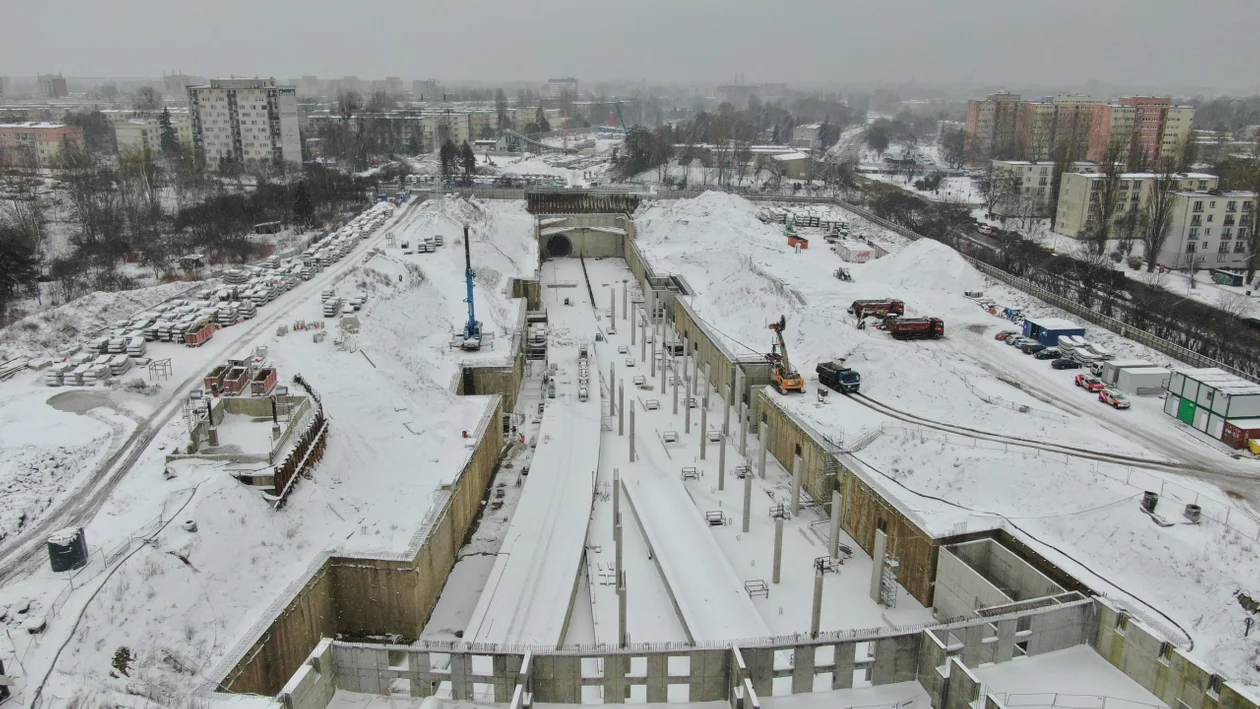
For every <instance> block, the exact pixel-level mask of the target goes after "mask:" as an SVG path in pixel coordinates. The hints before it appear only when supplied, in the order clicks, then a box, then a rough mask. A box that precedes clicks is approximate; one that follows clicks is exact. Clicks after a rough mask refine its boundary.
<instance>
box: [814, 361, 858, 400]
mask: <svg viewBox="0 0 1260 709" xmlns="http://www.w3.org/2000/svg"><path fill="white" fill-rule="evenodd" d="M814 371H816V372H818V382H819V383H820V384H822V385H823V386H827V387H831V388H832V389H835V390H836V391H838V392H840V393H841V394H855V393H857V390H858V388H859V387H860V386H861V385H862V375H861V374H858V372H857V370H855V369H852V368H850V367H847V366H845V364H844V360H842V359H841V360H836V361H834V362H823V363H821V364H819V365H818V367H817V368H816V369H815V370H814Z"/></svg>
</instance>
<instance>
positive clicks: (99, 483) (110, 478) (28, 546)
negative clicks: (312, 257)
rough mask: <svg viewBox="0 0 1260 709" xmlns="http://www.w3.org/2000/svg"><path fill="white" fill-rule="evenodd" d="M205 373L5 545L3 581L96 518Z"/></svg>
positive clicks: (365, 247)
mask: <svg viewBox="0 0 1260 709" xmlns="http://www.w3.org/2000/svg"><path fill="white" fill-rule="evenodd" d="M419 204H420V202H411V203H410V204H409V206H408V207H407V208H406V211H405V212H404V214H402V215H401V216H399V218H398V219H397V220H396V221H395V222H394V224H393V225H392V226H390V227H388V228H384V229H381V230H380V231H379V232H378V233H377V234H376V236H374V237H372V238H370V239H367V240H365V241H364V242H363V243H362V244H360V245H359V246H358V247H356V248H355V249H354V250H353V251H352V252H351V253H349V254H347V256H346V258H344V259H342V260H341V261H339V262H337V265H336V267H334V268H331V269H329V270H327V271H326V272H325V273H323V274H321V275H320V276H318V277H316V278H312V279H311V280H309V281H307V282H306V283H304V284H302V285H301V286H299V287H298V288H297V289H294V291H291V292H290V294H296V295H295V297H291V298H288V301H287V302H285V304H284V306H285V307H277V308H275V309H274V312H272V313H269V314H267V315H260V316H259V317H257V318H255V319H254V320H253V321H251V323H250V325H249V327H248V329H245V330H244V331H242V332H240V333H239V334H238V335H237V336H236V337H235V338H233V339H232V341H231V343H230V344H229V345H228V346H227V349H226V350H225V351H226V352H228V353H229V354H230V353H231V352H232V351H234V350H236V349H239V348H240V347H243V346H244V345H245V344H247V343H249V342H251V341H252V340H254V339H255V338H257V337H258V336H259V335H261V334H263V333H264V332H266V331H268V330H270V329H272V328H274V327H275V326H276V324H277V323H279V322H282V321H284V320H288V319H291V318H292V315H291V313H290V307H288V306H291V305H292V304H294V303H297V302H299V301H300V300H301V298H303V297H306V296H309V294H310V293H312V292H313V293H318V291H319V289H321V288H323V287H324V286H327V285H331V284H333V283H335V282H337V281H339V280H340V279H341V278H342V277H344V276H345V274H347V273H349V272H350V271H351V270H352V269H353V268H354V267H355V266H356V265H358V264H359V263H360V261H361V259H362V257H363V255H364V254H366V253H367V252H368V251H369V250H370V248H371V246H372V245H375V244H376V243H377V242H379V241H381V240H382V239H383V238H384V235H385V234H386V233H388V232H390V231H393V230H394V229H399V228H405V226H406V225H407V224H409V223H410V222H411V220H412V219H414V218H415V214H414V211H415V207H416V206H417V205H419ZM290 294H285V295H286V296H287V295H290ZM281 297H282V298H283V297H285V296H281ZM201 374H202V373H201V372H200V371H198V372H196V373H194V374H193V375H192V376H190V377H188V378H187V379H185V380H184V381H182V382H180V383H179V385H178V386H176V387H175V388H173V389H172V390H171V393H170V394H169V395H168V396H167V398H166V400H165V401H164V402H162V404H161V406H159V407H158V409H157V410H156V411H155V412H154V413H153V415H151V416H149V418H147V419H145V420H144V421H143V422H141V423H140V425H138V426H137V427H136V430H134V431H132V433H131V435H130V436H129V437H128V438H127V440H126V441H124V442H123V444H122V445H121V446H120V447H119V448H118V450H116V451H114V452H113V453H111V454H110V455H109V456H108V457H106V458H105V460H103V461H101V463H100V465H98V466H97V467H96V469H95V470H93V471H92V475H91V476H90V477H89V478H88V479H87V481H85V482H84V483H83V484H82V485H80V486H79V488H78V489H77V490H76V491H74V492H72V493H70V494H69V495H67V496H65V497H64V498H63V499H62V500H61V501H60V502H58V503H57V504H56V505H54V506H53V507H52V509H51V510H50V511H49V513H48V514H46V515H45V516H44V518H43V519H42V520H40V521H39V522H38V523H37V524H35V525H34V526H33V527H30V528H29V529H27V530H24V531H23V532H22V534H21V535H20V536H18V537H17V538H15V539H14V540H13V541H12V542H10V543H9V544H7V545H3V546H0V585H2V584H5V583H8V582H9V581H10V580H12V579H13V578H15V577H17V576H19V575H21V574H23V573H26V572H28V571H31V570H33V569H35V568H37V567H38V566H39V563H40V561H41V559H42V555H41V552H43V550H44V540H45V539H46V538H47V537H48V535H49V533H51V532H52V531H53V530H54V529H61V528H62V527H72V526H81V525H85V524H87V523H88V522H90V521H91V519H92V518H93V517H95V516H96V513H97V512H98V511H99V510H100V508H101V506H102V505H104V504H105V501H106V500H107V499H109V496H110V495H111V494H112V493H113V491H114V488H116V487H117V486H118V483H119V482H121V481H122V479H123V478H124V477H125V476H126V475H127V473H129V472H131V469H132V468H133V467H134V466H135V464H136V461H138V460H139V459H140V456H141V455H143V454H144V452H145V451H146V450H148V449H149V445H150V444H152V443H153V439H154V438H155V437H157V434H158V432H159V431H161V430H162V429H163V428H164V427H165V426H166V425H167V424H168V423H170V421H171V419H172V418H173V417H174V416H175V415H176V414H177V413H179V412H180V411H181V409H182V401H183V398H184V396H185V395H186V393H187V392H188V391H189V390H190V389H191V388H192V387H193V386H194V385H195V384H196V383H197V382H199V381H201Z"/></svg>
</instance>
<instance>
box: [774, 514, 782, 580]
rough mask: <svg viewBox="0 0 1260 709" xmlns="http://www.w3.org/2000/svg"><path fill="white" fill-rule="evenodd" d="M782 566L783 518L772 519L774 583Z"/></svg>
mask: <svg viewBox="0 0 1260 709" xmlns="http://www.w3.org/2000/svg"><path fill="white" fill-rule="evenodd" d="M782 564H783V518H782V517H775V518H774V577H773V580H774V583H778V582H779V567H780V566H781V565H782Z"/></svg>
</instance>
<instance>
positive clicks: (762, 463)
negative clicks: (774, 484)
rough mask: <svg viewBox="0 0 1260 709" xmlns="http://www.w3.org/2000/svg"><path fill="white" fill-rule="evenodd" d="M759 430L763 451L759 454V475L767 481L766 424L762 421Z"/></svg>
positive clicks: (758, 426)
mask: <svg viewBox="0 0 1260 709" xmlns="http://www.w3.org/2000/svg"><path fill="white" fill-rule="evenodd" d="M757 429H758V430H759V431H760V432H761V433H760V435H759V439H758V440H759V441H760V442H761V450H760V451H759V452H758V454H757V455H758V456H760V457H759V458H758V462H757V474H758V475H760V476H761V479H762V480H765V479H766V422H765V421H762V422H760V423H758V424H757Z"/></svg>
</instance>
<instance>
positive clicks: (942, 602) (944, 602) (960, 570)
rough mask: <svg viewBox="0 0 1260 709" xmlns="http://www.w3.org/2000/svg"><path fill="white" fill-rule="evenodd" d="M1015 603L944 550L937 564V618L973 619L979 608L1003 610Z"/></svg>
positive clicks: (933, 597) (948, 550)
mask: <svg viewBox="0 0 1260 709" xmlns="http://www.w3.org/2000/svg"><path fill="white" fill-rule="evenodd" d="M1013 600H1014V599H1012V598H1011V597H1010V596H1008V595H1006V594H1005V593H1003V592H1002V590H1001V589H999V588H998V587H997V586H994V585H993V584H992V583H990V582H989V580H988V579H986V578H985V577H984V576H983V575H981V574H980V572H978V571H976V570H975V569H973V568H971V567H970V566H968V565H967V564H966V563H965V562H964V561H963V560H962V559H960V558H959V557H958V556H957V555H956V554H954V552H953V551H952V550H951V549H949V548H946V549H941V551H940V553H939V556H938V558H937V564H936V590H935V593H934V594H933V596H932V603H933V613H934V615H936V617H938V618H957V617H960V616H966V615H970V614H971V613H972V611H974V610H976V609H977V608H988V607H990V606H1000V605H1003V604H1006V603H1010V602H1011V601H1013Z"/></svg>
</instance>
